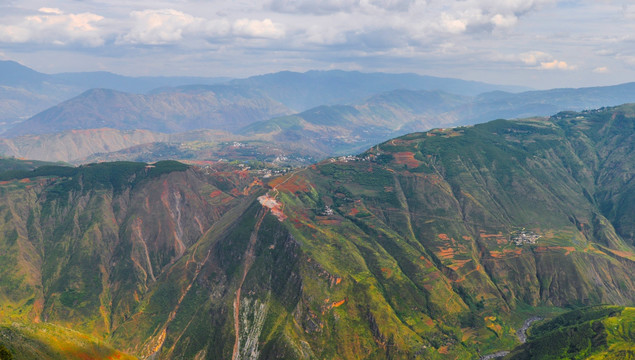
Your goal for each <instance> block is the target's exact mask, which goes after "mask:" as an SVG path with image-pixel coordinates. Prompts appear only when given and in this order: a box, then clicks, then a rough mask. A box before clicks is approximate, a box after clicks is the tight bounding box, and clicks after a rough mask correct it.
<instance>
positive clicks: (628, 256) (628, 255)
mask: <svg viewBox="0 0 635 360" xmlns="http://www.w3.org/2000/svg"><path fill="white" fill-rule="evenodd" d="M606 250H608V251H610V252H612V253H613V254H615V255H617V256H619V257H623V258H625V259H631V258H633V256H634V255H635V254H633V253H632V252H628V251H620V250H613V249H606Z"/></svg>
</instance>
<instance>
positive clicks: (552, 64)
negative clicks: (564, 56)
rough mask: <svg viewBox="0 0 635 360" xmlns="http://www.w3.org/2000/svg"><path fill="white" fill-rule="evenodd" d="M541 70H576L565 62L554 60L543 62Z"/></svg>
mask: <svg viewBox="0 0 635 360" xmlns="http://www.w3.org/2000/svg"><path fill="white" fill-rule="evenodd" d="M539 69H542V70H574V69H575V66H571V65H569V64H567V63H566V62H565V61H561V60H552V61H542V62H541V63H540V66H539Z"/></svg>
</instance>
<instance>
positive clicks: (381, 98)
mask: <svg viewBox="0 0 635 360" xmlns="http://www.w3.org/2000/svg"><path fill="white" fill-rule="evenodd" d="M633 101H635V83H628V84H622V85H616V86H606V87H593V88H580V89H554V90H545V91H529V92H522V93H516V94H513V93H507V92H500V91H497V92H490V93H484V94H481V95H478V96H476V97H469V96H457V95H452V94H448V93H444V92H439V91H412V90H395V91H389V92H385V93H381V94H377V95H374V96H371V97H369V98H367V99H365V100H364V101H361V102H357V103H354V104H350V105H331V106H318V107H315V108H312V109H309V110H306V111H303V112H301V113H298V114H294V115H291V116H285V117H280V118H274V119H269V120H265V121H261V122H257V123H254V124H251V125H248V126H247V127H245V128H243V129H241V130H240V131H239V133H240V134H243V135H250V136H259V137H263V136H264V137H265V138H267V139H270V140H272V141H278V142H281V143H289V142H295V143H298V144H305V145H306V146H307V147H312V148H314V149H320V150H321V151H327V152H328V150H329V149H330V153H331V154H344V153H354V152H355V151H360V150H361V149H363V148H364V147H368V146H370V145H372V144H373V143H377V142H381V141H385V140H386V139H389V138H391V137H395V136H399V135H403V134H406V133H409V132H413V131H424V130H429V129H431V128H435V127H450V126H458V125H472V124H476V123H481V122H486V121H489V120H493V119H501V118H511V119H513V118H524V117H531V116H549V115H551V114H555V113H557V112H559V111H562V110H584V109H589V108H599V107H603V106H614V105H618V104H623V103H628V102H633Z"/></svg>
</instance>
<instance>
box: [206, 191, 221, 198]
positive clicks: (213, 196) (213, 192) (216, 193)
mask: <svg viewBox="0 0 635 360" xmlns="http://www.w3.org/2000/svg"><path fill="white" fill-rule="evenodd" d="M222 193H223V192H222V191H220V190H214V191H212V193H211V194H209V197H211V198H215V197H217V196H218V195H220V194H222Z"/></svg>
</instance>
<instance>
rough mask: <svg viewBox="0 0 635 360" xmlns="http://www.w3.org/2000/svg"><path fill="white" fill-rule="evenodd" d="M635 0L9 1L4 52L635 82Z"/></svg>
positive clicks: (552, 81) (64, 61)
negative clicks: (634, 2)
mask: <svg viewBox="0 0 635 360" xmlns="http://www.w3.org/2000/svg"><path fill="white" fill-rule="evenodd" d="M631 2H632V1H630V0H628V1H626V0H567V1H558V0H322V1H319V0H296V1H294V0H251V1H247V0H236V1H233V2H229V1H214V0H172V1H167V0H152V1H150V0H47V1H41V0H0V59H6V60H16V61H18V62H20V63H22V64H24V65H27V66H29V67H32V68H34V69H36V70H38V71H41V72H46V73H56V72H66V71H93V70H107V71H111V72H115V73H120V74H125V75H137V76H138V75H195V76H231V77H246V76H250V75H255V74H262V73H267V72H275V71H281V70H293V71H306V70H310V69H343V70H360V71H364V72H372V71H384V72H415V73H419V74H425V75H435V76H446V77H456V78H462V79H469V80H480V81H486V82H490V83H499V84H515V85H524V86H529V87H533V88H538V89H542V88H552V87H580V86H593V85H609V84H617V83H623V82H629V81H635V4H632V5H631V4H630V3H631Z"/></svg>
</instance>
